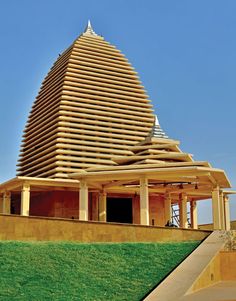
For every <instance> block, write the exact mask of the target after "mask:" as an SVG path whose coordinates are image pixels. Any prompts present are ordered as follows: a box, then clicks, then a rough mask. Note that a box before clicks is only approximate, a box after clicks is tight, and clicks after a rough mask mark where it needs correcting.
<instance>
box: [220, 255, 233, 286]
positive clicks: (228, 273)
mask: <svg viewBox="0 0 236 301" xmlns="http://www.w3.org/2000/svg"><path fill="white" fill-rule="evenodd" d="M220 262H221V265H220V271H221V279H222V280H224V281H228V280H231V281H232V280H234V281H236V251H221V252H220Z"/></svg>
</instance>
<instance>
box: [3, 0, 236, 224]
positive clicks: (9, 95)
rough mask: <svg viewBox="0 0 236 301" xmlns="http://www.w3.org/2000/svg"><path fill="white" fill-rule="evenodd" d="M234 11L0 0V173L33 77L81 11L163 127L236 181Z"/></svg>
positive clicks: (11, 155)
mask: <svg viewBox="0 0 236 301" xmlns="http://www.w3.org/2000/svg"><path fill="white" fill-rule="evenodd" d="M235 14H236V1H233V0H232V1H230V0H222V1H217V0H192V1H190V0H179V1H176V0H166V1H164V0H162V1H160V0H146V1H144V0H113V1H112V0H97V1H96V0H90V1H85V0H83V1H82V0H64V1H62V0H57V1H55V0H50V1H49V0H47V1H46V0H40V1H36V0H21V1H18V0H7V1H6V0H5V1H1V8H0V37H1V48H0V53H1V56H0V60H1V69H0V87H1V90H0V93H1V94H0V104H1V106H0V108H1V110H0V141H1V144H0V182H3V181H5V180H7V179H9V178H12V177H14V176H15V166H16V162H17V158H18V152H19V146H20V141H21V135H22V131H23V128H24V125H25V122H26V120H27V116H28V114H29V110H30V107H31V105H32V103H33V101H34V98H35V96H36V95H37V93H38V90H39V87H40V84H41V82H42V80H43V78H44V77H45V75H46V73H47V72H48V70H49V68H50V67H51V65H52V64H53V62H54V61H55V59H56V58H57V56H58V54H59V53H61V52H62V51H63V50H64V49H65V48H67V47H68V46H69V45H70V44H71V43H72V42H73V40H74V39H75V38H76V37H77V36H78V35H79V34H80V33H81V32H82V31H83V30H84V27H85V26H86V23H87V20H88V19H91V21H92V25H93V27H94V29H95V31H96V32H97V33H99V34H101V35H103V36H104V37H105V39H106V40H107V41H109V42H111V43H112V44H114V45H116V46H117V47H118V49H120V50H121V51H122V52H123V53H124V54H125V55H126V57H127V58H128V59H129V61H130V62H131V63H132V64H133V66H134V67H135V68H136V70H137V71H138V72H139V75H140V78H141V80H142V82H143V84H144V86H145V88H146V90H147V91H148V95H149V96H150V99H151V100H152V102H153V104H154V107H155V111H156V113H157V114H158V116H159V119H160V122H161V125H162V127H163V128H164V130H165V131H166V132H167V134H168V135H169V136H170V137H171V138H175V139H178V140H180V141H181V143H182V144H181V148H182V150H183V151H186V152H189V153H192V154H194V158H195V160H206V161H209V162H210V163H211V164H212V165H213V166H214V167H217V168H222V169H224V170H225V171H226V173H227V175H228V176H229V178H230V180H231V183H232V186H233V187H234V188H235V189H236V170H235V166H236V152H235V149H236V139H235V138H236V135H235V113H236V89H235V87H236V38H235V37H236V17H235ZM231 200H232V201H231V215H232V218H234V219H236V197H231ZM200 209H201V210H200V214H199V215H200V216H199V219H200V222H207V221H208V220H210V219H211V217H210V215H211V210H210V202H204V203H202V204H201V206H200Z"/></svg>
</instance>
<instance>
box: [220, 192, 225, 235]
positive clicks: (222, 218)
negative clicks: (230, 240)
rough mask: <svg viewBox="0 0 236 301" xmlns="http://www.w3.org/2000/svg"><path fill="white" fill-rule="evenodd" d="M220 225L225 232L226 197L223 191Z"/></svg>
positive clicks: (221, 193) (221, 194) (221, 195)
mask: <svg viewBox="0 0 236 301" xmlns="http://www.w3.org/2000/svg"><path fill="white" fill-rule="evenodd" d="M220 224H221V229H222V230H225V207H224V195H223V192H222V191H220Z"/></svg>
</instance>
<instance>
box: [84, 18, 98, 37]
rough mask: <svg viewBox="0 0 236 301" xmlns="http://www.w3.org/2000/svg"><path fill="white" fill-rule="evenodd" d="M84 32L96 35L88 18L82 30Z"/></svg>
mask: <svg viewBox="0 0 236 301" xmlns="http://www.w3.org/2000/svg"><path fill="white" fill-rule="evenodd" d="M84 34H91V35H94V36H97V34H96V33H95V31H94V30H93V28H92V25H91V22H90V20H88V24H87V26H86V28H85V30H84Z"/></svg>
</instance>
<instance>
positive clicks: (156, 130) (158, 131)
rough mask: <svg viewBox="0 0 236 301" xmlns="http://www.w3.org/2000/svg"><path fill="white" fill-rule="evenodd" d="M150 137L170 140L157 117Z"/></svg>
mask: <svg viewBox="0 0 236 301" xmlns="http://www.w3.org/2000/svg"><path fill="white" fill-rule="evenodd" d="M150 136H151V137H155V138H165V139H168V138H169V137H168V136H167V135H166V133H165V132H164V131H163V129H162V128H161V126H160V123H159V120H158V117H157V115H155V119H154V124H153V127H152V130H151V133H150Z"/></svg>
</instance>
